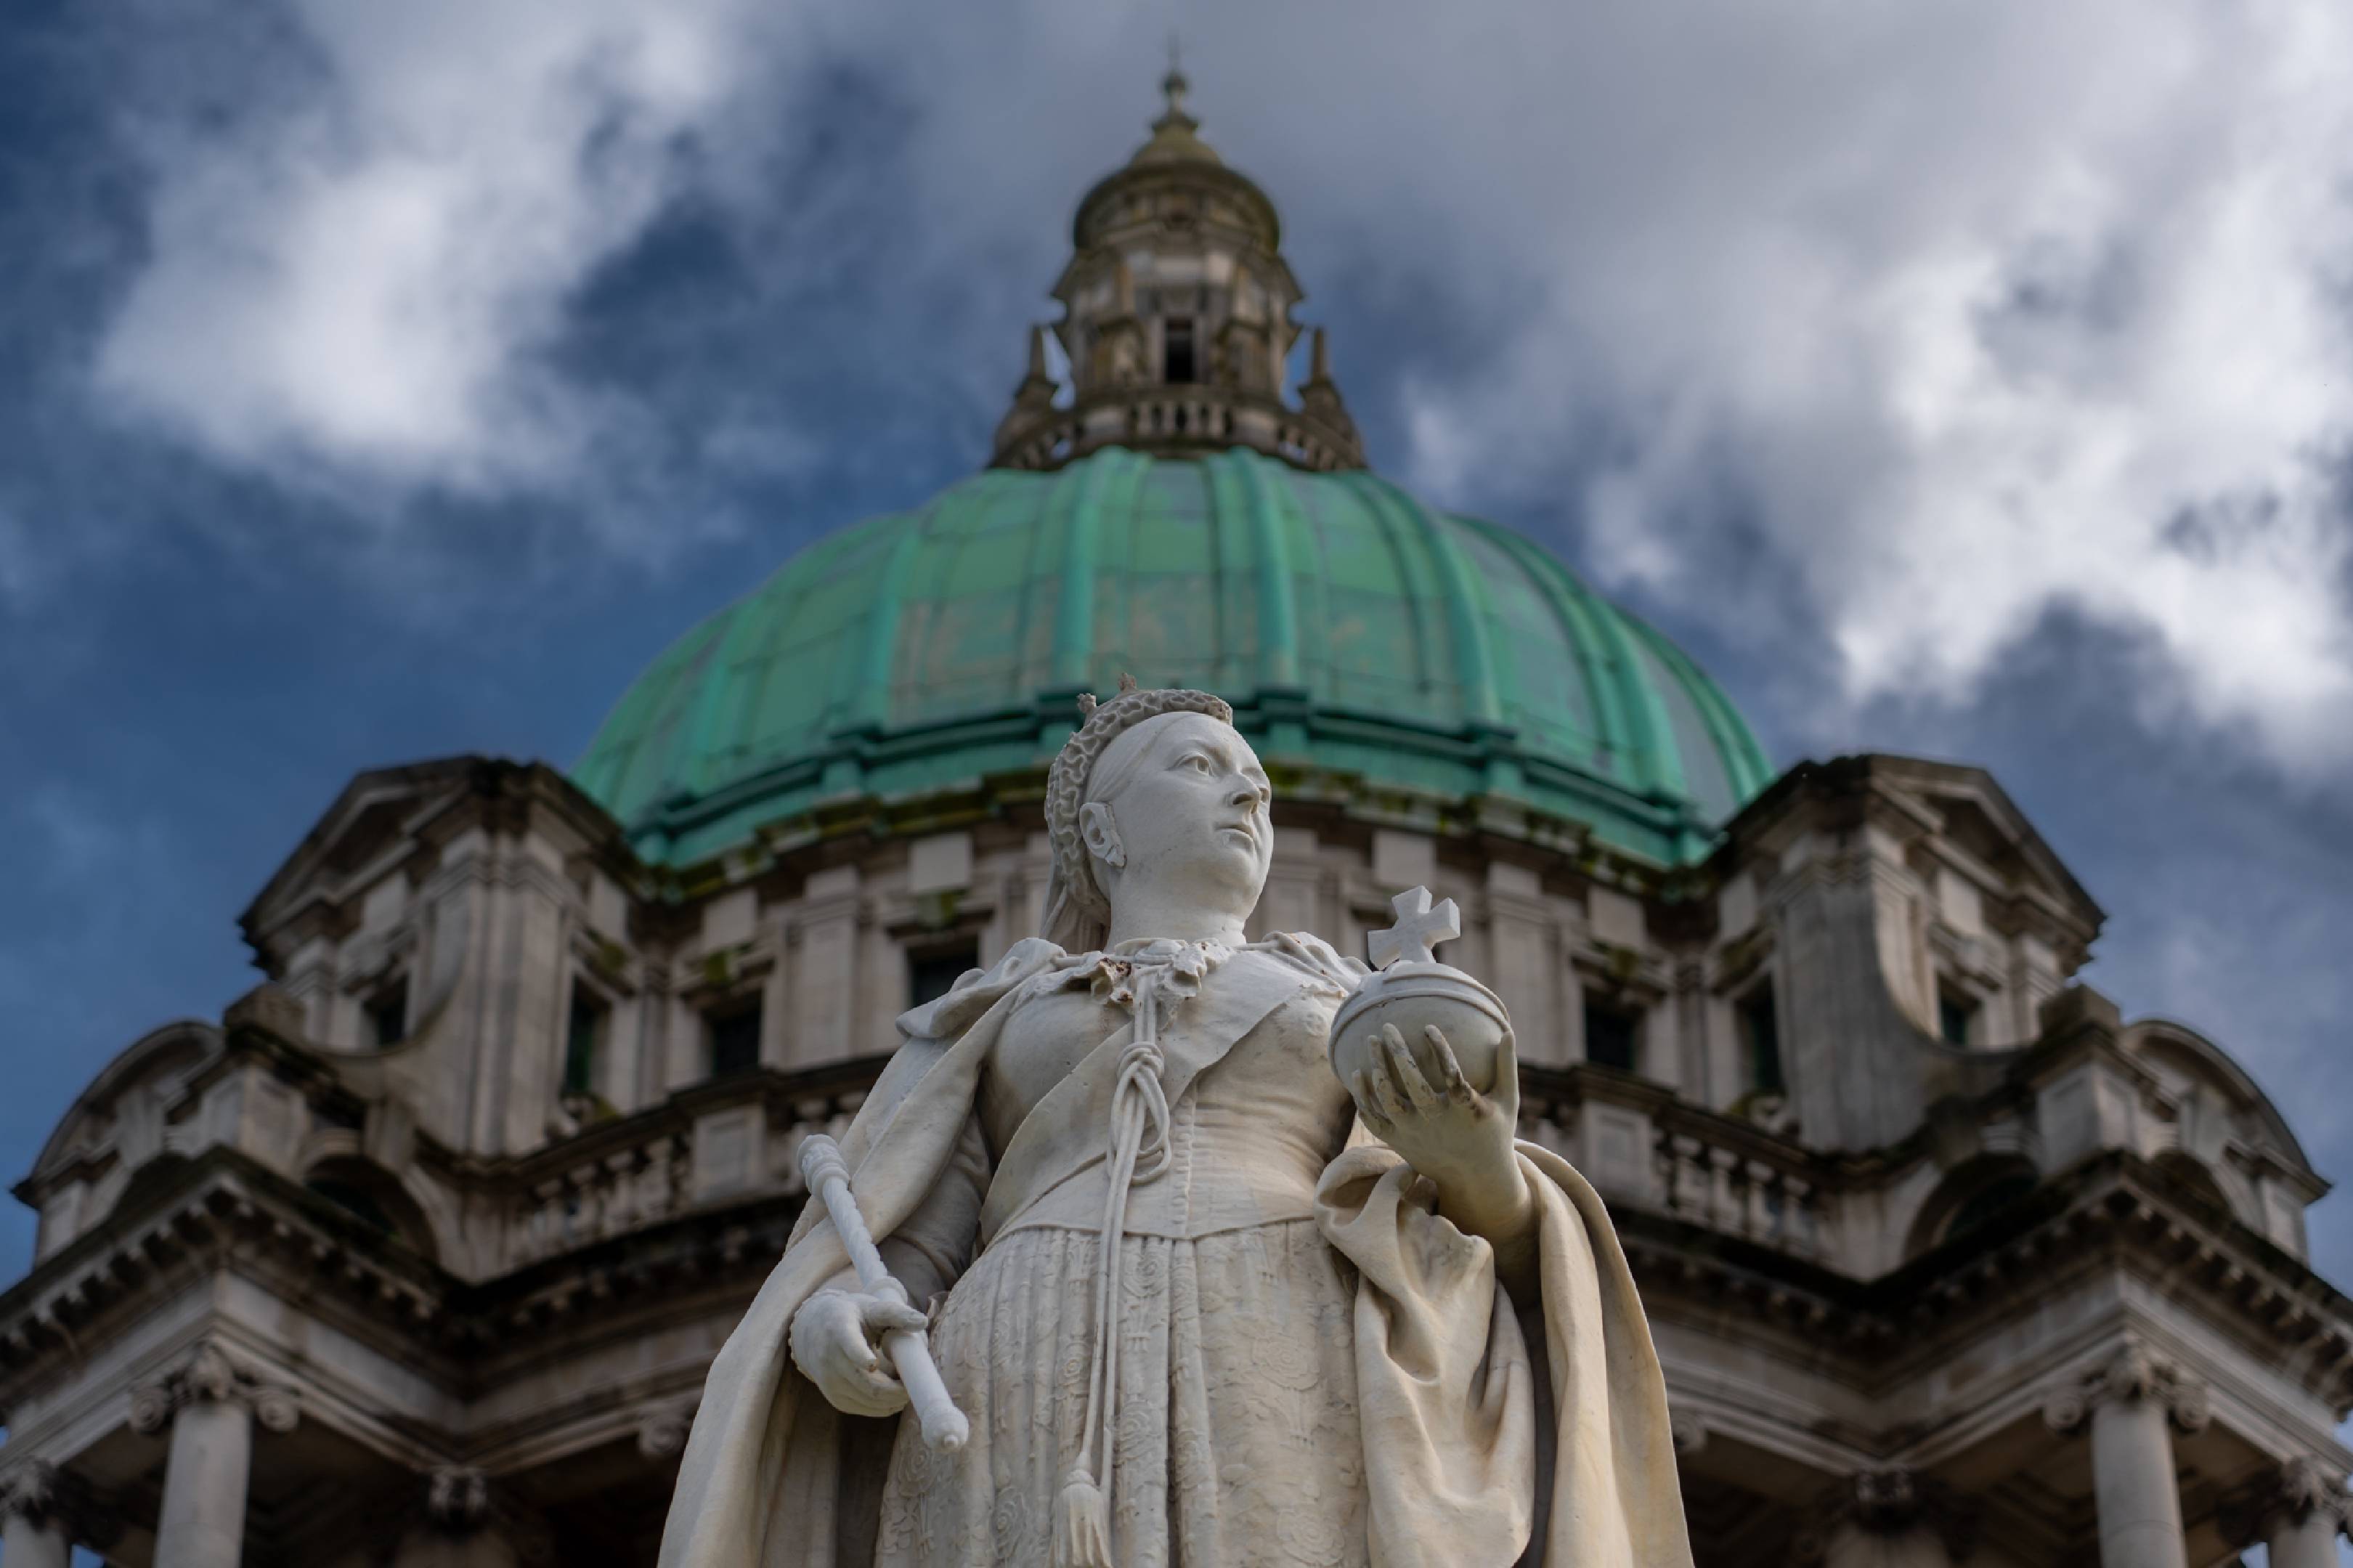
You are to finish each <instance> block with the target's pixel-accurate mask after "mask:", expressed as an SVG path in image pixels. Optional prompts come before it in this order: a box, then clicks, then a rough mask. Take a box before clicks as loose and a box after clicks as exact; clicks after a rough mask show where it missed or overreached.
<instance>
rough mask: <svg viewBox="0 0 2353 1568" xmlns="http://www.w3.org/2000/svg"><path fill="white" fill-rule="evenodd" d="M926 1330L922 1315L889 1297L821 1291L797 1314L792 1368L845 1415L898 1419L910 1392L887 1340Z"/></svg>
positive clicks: (841, 1291) (794, 1328) (802, 1306)
mask: <svg viewBox="0 0 2353 1568" xmlns="http://www.w3.org/2000/svg"><path fill="white" fill-rule="evenodd" d="M922 1327H923V1313H921V1312H918V1311H917V1310H915V1309H914V1308H913V1307H910V1306H908V1305H907V1304H906V1303H905V1302H903V1301H894V1300H892V1299H891V1298H890V1297H888V1296H869V1295H853V1294H851V1293H850V1292H849V1291H847V1290H820V1291H818V1293H817V1294H816V1295H814V1296H811V1297H810V1298H809V1299H808V1300H806V1301H804V1302H802V1303H801V1310H799V1311H797V1312H796V1313H794V1314H793V1329H792V1345H793V1364H794V1365H795V1366H797V1367H799V1368H800V1369H801V1372H802V1374H803V1375H804V1376H806V1377H807V1379H808V1380H809V1381H810V1382H811V1383H814V1384H817V1386H818V1392H819V1393H820V1394H824V1395H825V1397H826V1403H828V1405H832V1406H833V1407H834V1408H835V1409H836V1410H839V1411H840V1412H841V1413H842V1414H843V1415H897V1414H898V1413H899V1412H900V1411H902V1410H903V1409H905V1408H906V1407H907V1390H906V1386H905V1385H904V1384H902V1383H901V1382H900V1381H899V1373H898V1372H897V1371H896V1370H895V1369H894V1368H893V1367H892V1365H891V1361H890V1358H889V1357H888V1356H886V1355H884V1354H883V1353H882V1336H883V1335H884V1334H885V1333H887V1332H889V1331H891V1330H892V1329H918V1330H919V1329H921V1328H922Z"/></svg>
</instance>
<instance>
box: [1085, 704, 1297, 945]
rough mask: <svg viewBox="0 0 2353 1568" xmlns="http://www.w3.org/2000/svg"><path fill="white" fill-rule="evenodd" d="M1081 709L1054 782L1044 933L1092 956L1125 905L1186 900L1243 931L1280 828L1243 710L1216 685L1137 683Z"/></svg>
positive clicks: (1134, 908)
mask: <svg viewBox="0 0 2353 1568" xmlns="http://www.w3.org/2000/svg"><path fill="white" fill-rule="evenodd" d="M1080 708H1081V710H1082V712H1084V713H1085V715H1086V718H1085V721H1083V722H1082V723H1081V724H1080V726H1079V728H1078V731H1077V732H1076V733H1074V734H1072V735H1071V738H1070V740H1069V741H1068V742H1066V743H1065V744H1064V745H1063V747H1062V750H1061V752H1060V755H1058V756H1057V757H1056V758H1055V759H1054V765H1053V768H1052V771H1051V772H1050V773H1049V774H1048V776H1047V783H1046V828H1047V835H1048V837H1049V839H1050V842H1051V844H1052V847H1053V856H1054V867H1053V879H1052V881H1051V882H1050V884H1049V885H1048V889H1047V897H1046V920H1045V931H1044V933H1043V934H1044V935H1045V936H1046V937H1047V938H1048V939H1049V940H1050V941H1052V942H1056V943H1059V944H1060V946H1062V947H1063V948H1065V949H1067V950H1069V951H1071V952H1086V951H1089V950H1091V949H1093V948H1098V947H1101V946H1103V943H1104V942H1105V940H1106V939H1107V937H1108V936H1109V933H1110V932H1111V931H1112V930H1113V928H1114V927H1116V926H1118V925H1119V924H1120V923H1121V921H1119V920H1118V919H1117V914H1118V912H1119V911H1122V910H1124V911H1126V912H1128V913H1129V914H1130V915H1131V917H1134V916H1136V915H1138V914H1139V913H1141V912H1143V911H1147V910H1171V909H1180V908H1181V909H1185V910H1192V911H1198V913H1200V914H1203V915H1209V916H1215V917H1218V919H1219V921H1222V922H1223V923H1224V924H1226V925H1228V926H1229V927H1230V928H1231V929H1235V930H1239V929H1240V924H1241V921H1243V920H1244V919H1245V918H1246V917H1247V916H1248V915H1249V914H1250V910H1253V909H1255V908H1257V906H1258V900H1259V894H1260V893H1261V891H1262V890H1263V889H1264V888H1265V886H1266V873H1267V867H1268V865H1269V863H1270V861H1271V858H1272V855H1273V837H1274V835H1273V828H1272V826H1271V824H1270V822H1269V820H1268V815H1267V814H1268V806H1269V805H1270V802H1271V798H1272V795H1271V790H1270V789H1269V788H1268V785H1267V778H1266V770H1265V769H1263V768H1262V767H1261V766H1260V765H1259V760H1258V755H1257V753H1256V752H1252V751H1251V750H1250V742H1247V741H1245V740H1243V739H1242V737H1241V732H1240V731H1238V730H1236V729H1235V728H1234V724H1233V718H1234V710H1232V709H1231V708H1230V707H1229V706H1228V705H1227V704H1226V702H1225V700H1224V699H1222V698H1219V697H1215V696H1212V695H1210V694H1209V693H1208V692H1206V691H1187V690H1182V689H1173V688H1169V689H1155V690H1148V691H1139V690H1137V689H1135V683H1134V680H1133V679H1129V678H1127V677H1122V678H1121V680H1120V690H1119V694H1118V695H1117V696H1115V697H1113V698H1112V699H1110V700H1108V701H1103V702H1097V701H1096V700H1094V699H1093V698H1092V697H1085V698H1082V699H1081V700H1080ZM1146 923H1149V919H1148V916H1147V917H1146ZM1133 934H1137V935H1144V936H1169V935H1179V934H1184V933H1182V932H1179V931H1160V930H1142V931H1135V932H1134V933H1133Z"/></svg>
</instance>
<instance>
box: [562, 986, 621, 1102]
mask: <svg viewBox="0 0 2353 1568" xmlns="http://www.w3.org/2000/svg"><path fill="white" fill-rule="evenodd" d="M611 1012H612V1009H610V1008H608V1007H607V1006H606V1005H605V1004H604V1003H602V1002H600V1001H598V1000H597V999H596V994H595V993H594V992H592V991H590V990H589V989H588V988H587V987H586V986H585V985H576V984H575V986H573V987H572V1015H571V1017H570V1019H569V1020H568V1021H567V1022H566V1024H565V1031H564V1092H565V1094H567V1095H573V1094H594V1093H596V1058H597V1057H598V1056H599V1055H601V1054H602V1053H603V1050H604V1046H605V1020H606V1019H607V1017H608V1016H610V1014H611Z"/></svg>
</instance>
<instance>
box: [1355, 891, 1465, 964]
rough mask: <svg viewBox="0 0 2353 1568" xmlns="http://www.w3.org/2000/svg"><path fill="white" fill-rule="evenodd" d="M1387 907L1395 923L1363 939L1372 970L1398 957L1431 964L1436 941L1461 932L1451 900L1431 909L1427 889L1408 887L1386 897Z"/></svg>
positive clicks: (1459, 912) (1448, 938)
mask: <svg viewBox="0 0 2353 1568" xmlns="http://www.w3.org/2000/svg"><path fill="white" fill-rule="evenodd" d="M1389 908H1390V909H1391V910H1394V911H1396V914H1397V924H1395V925H1393V926H1391V927H1389V929H1388V930H1387V931H1374V932H1372V933H1370V934H1369V935H1367V936H1366V938H1365V946H1366V951H1367V952H1370V953H1371V954H1372V955H1373V967H1374V968H1375V969H1387V968H1388V966H1389V965H1390V964H1392V963H1397V962H1398V961H1399V960H1403V961H1404V962H1406V963H1436V962H1437V959H1438V954H1437V952H1436V951H1435V950H1436V949H1437V946H1438V944H1439V943H1440V942H1452V941H1453V940H1454V939H1455V938H1456V937H1458V936H1461V934H1462V912H1461V910H1458V909H1456V908H1455V907H1454V900H1452V899H1447V900H1441V901H1440V903H1439V904H1438V906H1437V907H1436V908H1435V909H1433V908H1431V907H1430V889H1428V888H1408V889H1406V890H1405V891H1404V892H1402V893H1399V894H1398V896H1397V897H1396V898H1394V899H1391V900H1389Z"/></svg>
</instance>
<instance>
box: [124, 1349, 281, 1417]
mask: <svg viewBox="0 0 2353 1568" xmlns="http://www.w3.org/2000/svg"><path fill="white" fill-rule="evenodd" d="M232 1401H234V1402H235V1403H237V1404H240V1405H245V1406H246V1407H247V1408H248V1409H249V1410H251V1411H252V1412H253V1415H254V1419H256V1420H257V1421H259V1422H260V1423H261V1425H262V1426H264V1427H266V1428H267V1429H269V1431H272V1432H291V1431H292V1430H293V1429H294V1426H295V1423H296V1421H297V1420H298V1419H300V1415H301V1408H300V1406H299V1405H297V1403H296V1401H295V1395H294V1391H293V1390H292V1389H291V1388H289V1387H286V1386H285V1385H284V1384H276V1383H269V1382H266V1381H265V1380H263V1379H262V1378H261V1377H259V1376H258V1375H256V1374H255V1373H253V1372H252V1371H251V1370H250V1369H248V1368H246V1367H243V1366H240V1365H238V1364H237V1363H236V1362H234V1361H232V1360H231V1359H230V1358H229V1355H228V1352H226V1351H224V1350H223V1349H222V1348H221V1347H220V1346H219V1345H218V1344H217V1343H216V1342H213V1341H211V1340H206V1341H205V1342H202V1343H200V1344H198V1345H197V1346H196V1348H195V1350H194V1351H193V1352H190V1353H189V1356H188V1358H187V1360H185V1361H184V1362H182V1363H180V1364H179V1365H178V1366H176V1367H174V1368H173V1369H172V1370H171V1371H169V1372H167V1373H164V1375H163V1376H161V1377H158V1378H155V1379H153V1381H151V1382H148V1383H142V1384H137V1385H136V1386H134V1387H133V1388H132V1390H131V1425H132V1428H133V1429H134V1430H136V1431H139V1432H143V1433H147V1434H149V1435H150V1436H153V1435H154V1434H157V1433H160V1432H162V1431H164V1429H165V1428H166V1427H168V1426H171V1424H172V1417H173V1416H174V1415H177V1414H178V1413H179V1412H180V1411H181V1410H182V1409H184V1408H185V1407H186V1406H188V1405H196V1404H206V1405H224V1404H228V1403H230V1402H232Z"/></svg>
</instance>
